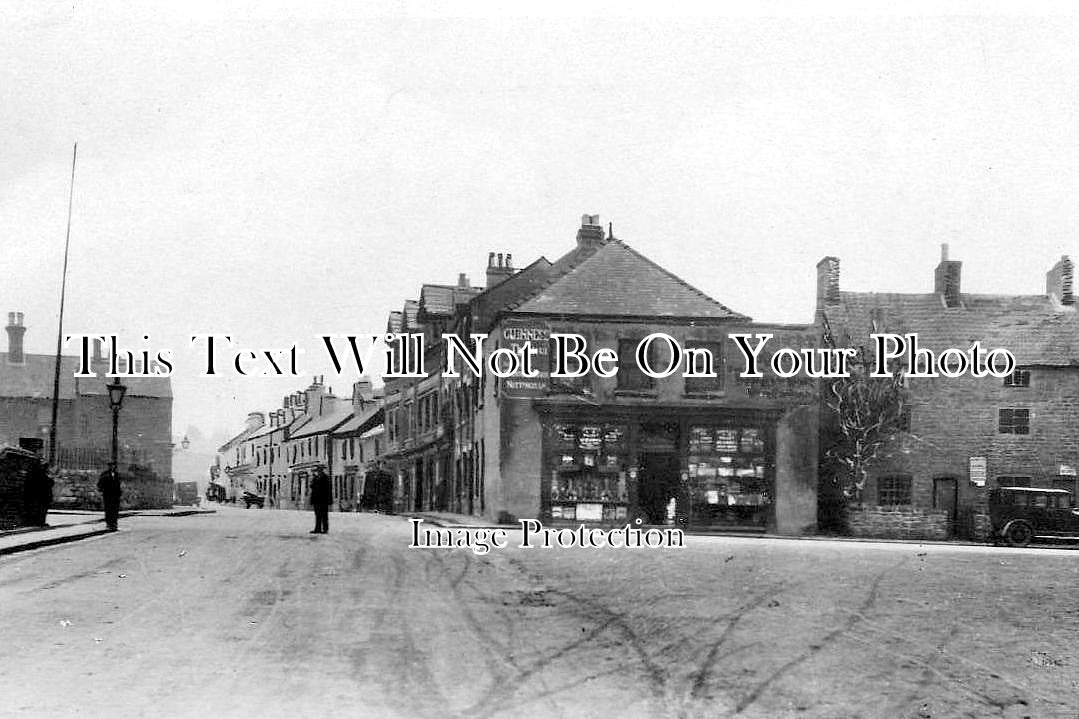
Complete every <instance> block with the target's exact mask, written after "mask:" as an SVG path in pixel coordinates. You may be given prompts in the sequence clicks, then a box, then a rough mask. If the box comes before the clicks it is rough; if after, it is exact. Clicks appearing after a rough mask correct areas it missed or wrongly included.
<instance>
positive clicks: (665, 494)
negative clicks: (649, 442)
mask: <svg viewBox="0 0 1079 719" xmlns="http://www.w3.org/2000/svg"><path fill="white" fill-rule="evenodd" d="M678 479H679V462H678V454H677V453H675V452H647V453H644V454H641V455H639V459H638V470H637V507H638V510H639V511H640V513H641V515H642V516H643V518H644V521H645V522H647V523H648V524H673V523H674V518H675V513H674V508H675V505H676V504H677V502H678V493H679V481H678Z"/></svg>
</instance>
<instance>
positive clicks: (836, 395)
mask: <svg viewBox="0 0 1079 719" xmlns="http://www.w3.org/2000/svg"><path fill="white" fill-rule="evenodd" d="M871 368H872V365H871V362H870V360H869V358H868V357H867V355H866V351H865V348H864V347H862V348H860V350H859V354H858V357H857V358H856V361H855V362H854V363H853V366H851V368H850V376H849V377H842V378H839V379H835V380H833V381H832V384H831V386H830V387H829V388H828V392H827V393H826V394H825V398H824V402H825V405H826V406H827V407H828V408H829V409H830V410H831V411H832V417H831V420H832V432H831V437H830V438H829V440H830V441H829V444H828V446H827V447H826V449H825V456H826V457H827V458H828V459H829V460H831V461H832V462H833V463H834V466H836V467H837V468H842V470H843V472H842V473H843V475H844V476H842V477H837V479H838V480H839V484H840V486H841V488H842V491H843V495H844V496H845V497H846V498H847V499H848V500H854V501H858V502H860V501H861V499H862V490H863V489H864V488H865V481H866V472H867V469H868V467H869V466H870V465H871V464H872V462H873V460H874V459H876V458H877V456H878V455H879V454H880V451H881V449H882V448H883V447H884V445H885V444H887V443H888V441H889V440H890V439H891V438H892V437H894V436H895V435H896V434H897V433H898V432H900V431H902V430H905V429H906V428H907V427H906V423H907V419H906V411H905V410H906V406H907V401H906V391H905V389H904V378H903V375H902V374H896V375H893V376H891V377H872V376H871V374H870V371H871Z"/></svg>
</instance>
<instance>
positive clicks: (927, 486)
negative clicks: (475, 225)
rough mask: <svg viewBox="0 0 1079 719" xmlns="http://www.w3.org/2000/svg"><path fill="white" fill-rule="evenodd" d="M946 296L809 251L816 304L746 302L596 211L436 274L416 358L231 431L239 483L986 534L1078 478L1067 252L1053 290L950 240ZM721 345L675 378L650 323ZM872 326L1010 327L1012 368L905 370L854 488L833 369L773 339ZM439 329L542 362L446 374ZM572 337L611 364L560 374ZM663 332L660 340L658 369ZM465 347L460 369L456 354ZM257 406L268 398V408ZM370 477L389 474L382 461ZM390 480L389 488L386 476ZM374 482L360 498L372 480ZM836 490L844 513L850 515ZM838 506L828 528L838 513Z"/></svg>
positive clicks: (289, 495)
mask: <svg viewBox="0 0 1079 719" xmlns="http://www.w3.org/2000/svg"><path fill="white" fill-rule="evenodd" d="M929 280H932V292H926V293H923V294H895V293H879V292H849V291H841V290H840V283H839V260H838V258H835V257H826V258H824V259H823V260H821V262H820V263H819V264H818V267H817V299H816V307H815V310H814V308H810V307H807V308H806V310H807V312H806V314H807V319H809V318H810V317H812V321H810V322H807V323H805V324H783V325H781V324H770V323H762V322H755V321H753V320H752V319H751V318H749V317H747V316H745V315H743V314H741V313H739V312H737V311H735V310H732V309H731V308H729V307H727V306H726V305H724V304H722V303H720V302H719V301H717V300H715V299H713V298H711V297H709V296H708V295H706V294H705V293H703V292H701V291H700V290H698V289H696V288H694V287H692V286H690V285H688V284H687V283H686V282H685V281H683V280H682V279H681V278H679V277H677V276H675V275H674V274H672V273H671V272H669V271H667V270H666V269H664V268H662V267H660V266H658V265H657V264H655V263H654V262H652V261H650V260H649V259H648V258H646V257H644V256H643V255H642V254H640V253H639V252H637V251H636V250H634V249H633V248H632V247H630V246H629V245H628V244H626V243H625V242H623V241H621V240H619V239H617V238H615V237H613V236H611V233H610V231H609V229H608V230H605V228H604V227H603V226H602V225H601V224H600V222H599V218H598V217H596V216H590V215H585V216H584V217H583V218H582V221H581V225H580V227H579V229H578V231H577V235H576V238H575V242H574V243H573V244H572V245H570V246H569V247H567V251H566V252H565V254H563V255H562V256H560V257H558V258H556V259H554V260H549V259H547V258H546V257H539V258H537V259H535V260H533V261H532V262H530V263H529V264H526V265H525V266H524V267H520V268H518V267H515V266H514V264H513V258H512V257H511V255H509V254H507V253H496V252H490V253H488V254H487V267H486V277H485V283H484V284H483V286H473V285H472V284H471V283H470V282H469V281H468V278H467V276H466V275H465V274H460V275H458V278H457V280H456V282H452V283H446V284H440V283H433V282H432V283H423V284H420V285H419V286H418V288H417V291H416V292H415V294H413V295H412V296H411V297H410V298H408V299H406V300H404V301H403V302H402V304H401V307H400V309H397V310H393V311H391V312H390V313H389V316H388V318H387V322H386V330H387V331H388V332H394V333H408V334H422V336H423V339H424V342H423V351H424V366H425V368H426V371H427V374H426V375H425V376H423V377H413V378H392V379H391V378H388V379H387V380H386V382H385V386H384V387H382V388H380V390H381V391H380V395H379V396H378V397H376V396H375V395H374V392H373V391H372V389H371V387H370V385H369V383H367V382H366V380H363V381H361V382H360V383H359V384H358V385H357V386H356V387H355V388H354V389H353V393H352V396H351V398H349V399H347V400H345V399H338V398H335V397H333V396H332V393H330V392H329V391H327V390H326V389H325V388H323V387H322V384H321V382H318V381H316V382H315V383H314V384H313V385H312V386H311V387H309V388H307V390H305V391H304V392H298V393H296V394H294V395H291V396H290V397H286V398H285V401H284V402H283V406H282V407H281V408H279V409H277V410H275V411H274V412H271V413H270V414H269V419H268V421H267V420H260V419H257V418H253V419H252V421H251V423H250V424H249V426H247V427H246V428H245V429H244V431H243V432H242V433H240V434H239V435H237V437H236V438H234V439H233V440H232V441H230V443H228V444H226V445H225V446H224V447H222V453H221V458H222V460H221V470H220V471H221V472H223V473H224V474H225V475H227V476H228V477H229V478H231V480H232V483H233V485H234V486H233V490H232V491H234V492H235V491H239V489H240V488H241V487H244V486H250V487H252V488H253V491H257V492H260V493H264V494H266V495H267V496H268V497H269V498H270V502H271V504H272V505H274V506H278V507H298V506H303V504H304V502H305V499H306V486H307V480H308V478H309V473H310V468H311V467H312V466H313V464H315V463H323V464H325V465H327V466H328V467H330V471H331V474H332V476H333V478H334V492H335V498H336V502H337V506H338V508H340V509H346V510H347V509H353V508H359V507H361V506H362V505H363V504H364V502H365V501H366V503H367V505H368V506H371V507H377V508H379V509H384V510H392V511H397V512H402V513H407V512H425V511H444V512H454V513H463V514H471V515H476V516H482V517H485V518H488V519H490V520H491V521H502V522H506V521H514V520H515V519H518V518H540V519H542V520H544V521H545V522H548V523H551V524H558V523H567V524H576V523H579V522H586V523H609V524H622V523H627V522H634V521H636V520H640V521H641V523H648V524H673V525H677V526H681V527H684V528H687V529H690V530H694V531H708V530H717V529H722V530H728V531H730V530H736V531H737V530H744V531H756V532H761V531H769V532H775V533H780V534H803V533H813V532H817V531H820V530H821V528H822V527H823V528H824V529H826V530H832V529H841V530H844V531H850V532H853V533H856V534H864V535H874V536H905V537H925V538H943V537H949V536H963V537H984V532H985V524H986V523H985V513H986V493H987V491H988V489H990V488H992V487H993V486H996V485H998V484H1002V483H1011V484H1029V485H1031V486H1039V485H1044V486H1060V487H1068V488H1070V489H1075V476H1076V467H1079V446H1077V442H1079V439H1077V438H1079V318H1077V315H1076V305H1075V300H1074V294H1073V290H1072V282H1073V268H1072V264H1071V262H1070V261H1069V260H1068V259H1067V258H1062V259H1061V261H1060V262H1058V263H1057V264H1056V265H1055V266H1054V267H1053V268H1052V269H1051V270H1050V271H1049V272H1048V273H1047V276H1046V286H1045V292H1044V294H1031V295H1023V296H1011V295H1007V296H1005V295H983V294H970V293H964V292H962V291H961V282H960V280H961V263H959V262H957V261H954V260H949V259H948V258H947V257H945V258H944V259H943V260H942V262H941V264H940V265H939V266H938V267H937V270H936V272H935V275H930V273H927V285H928V284H929ZM657 332H659V333H664V334H666V335H669V336H671V337H673V338H674V339H675V340H676V341H677V342H678V344H679V345H680V346H681V347H683V348H697V349H706V350H708V352H709V353H710V354H711V355H712V356H713V357H715V358H716V363H715V370H716V372H715V374H716V376H715V377H684V376H682V373H681V372H676V373H674V374H672V375H671V376H668V377H664V378H662V379H656V378H652V377H650V376H648V375H646V374H645V373H643V372H641V371H639V370H638V368H637V361H636V357H635V352H636V348H637V346H638V343H639V342H640V340H641V339H642V338H644V337H646V336H648V335H650V334H653V333H657ZM871 332H897V333H908V332H918V333H919V337H920V341H921V344H922V346H924V347H927V348H930V349H933V350H935V351H938V352H939V351H941V350H943V349H945V348H948V347H958V348H966V347H968V346H969V345H970V343H971V342H972V341H973V340H980V341H982V343H983V344H984V345H986V346H992V347H997V346H999V347H1005V348H1008V349H1010V350H1011V351H1012V352H1013V353H1014V354H1015V356H1016V358H1017V360H1018V362H1019V367H1018V369H1017V371H1016V373H1015V375H1014V376H1012V377H1009V378H1007V379H1005V380H1001V379H997V378H993V377H987V378H963V379H952V378H943V377H942V378H937V379H907V380H905V387H904V390H903V392H904V397H905V403H906V406H907V407H908V408H909V411H908V413H907V414H906V415H905V418H904V419H905V421H904V423H902V424H901V425H899V426H897V427H895V428H894V431H893V432H892V433H891V434H890V435H889V436H888V438H887V441H886V442H885V445H884V448H883V450H882V451H881V452H879V453H878V455H877V457H876V458H875V459H874V460H873V461H872V462H871V463H870V464H869V465H868V468H867V469H868V472H867V474H868V479H867V481H866V483H865V486H864V489H863V491H862V492H861V493H860V494H859V495H858V496H855V497H851V496H847V495H843V494H842V493H840V492H837V487H841V486H842V482H840V481H837V480H838V479H840V478H838V477H836V476H834V475H835V470H834V465H832V464H830V463H829V462H826V461H822V459H823V457H824V455H825V454H826V451H827V450H828V449H829V447H828V444H827V443H828V442H830V441H831V440H830V437H832V436H833V435H832V434H831V432H832V429H833V428H834V423H835V416H834V413H833V411H832V409H831V408H830V407H829V403H828V401H827V400H828V396H829V391H830V384H829V383H831V382H832V380H812V379H808V378H806V377H802V376H795V377H790V378H784V377H778V376H776V375H775V374H774V373H773V372H771V371H770V369H768V365H769V362H768V360H769V355H770V353H771V352H773V351H776V350H777V349H779V348H783V347H789V348H818V347H824V346H836V345H840V346H859V345H863V344H868V338H869V334H870V333H871ZM444 333H455V334H456V335H458V336H459V337H462V338H467V337H469V336H470V335H471V334H473V333H480V334H485V335H486V336H487V339H486V342H485V344H484V345H483V354H484V356H488V355H489V354H490V353H491V352H492V351H494V350H495V349H497V348H500V347H513V346H515V345H517V344H519V343H520V342H521V341H522V338H528V339H529V340H530V341H531V342H532V344H533V346H537V345H538V346H539V348H540V351H539V353H538V354H537V355H536V357H535V361H536V369H537V370H539V375H538V377H535V378H533V379H531V380H527V381H523V380H520V379H499V378H497V377H494V376H493V375H491V374H489V373H481V374H480V375H479V376H476V375H474V374H473V373H471V372H468V371H465V372H461V373H460V376H456V377H454V376H448V374H447V373H446V372H445V370H446V368H447V365H446V362H447V357H446V344H445V342H444V341H443V339H442V336H443V334H444ZM552 333H560V334H561V333H574V334H577V335H580V336H581V337H583V338H584V339H585V341H586V342H587V344H588V347H589V350H590V352H594V351H596V350H597V349H600V348H606V349H608V350H610V352H611V353H612V354H613V355H614V356H616V357H617V358H618V360H619V362H618V364H619V369H618V372H617V373H616V374H615V375H614V376H611V377H600V376H598V375H596V374H594V373H590V374H588V375H586V376H584V377H581V378H577V379H569V380H567V379H559V378H555V377H551V373H550V371H549V370H550V366H549V360H550V353H549V352H548V351H547V350H548V347H547V342H546V338H549V337H550V335H551V334H552ZM763 333H766V334H769V335H772V339H771V340H770V341H769V343H768V346H767V347H766V349H765V350H764V352H763V354H762V356H761V364H762V366H763V367H764V368H765V369H764V373H763V376H762V377H759V378H747V377H744V376H743V374H744V371H745V369H746V367H745V362H744V359H743V356H742V354H741V353H740V352H738V351H735V346H734V344H733V343H732V342H731V340H730V335H731V334H749V335H754V334H763ZM666 352H667V350H666V349H665V348H664V347H663V346H662V345H661V343H657V344H654V345H653V351H652V354H651V356H650V360H651V361H653V362H654V363H655V365H656V366H663V365H664V363H665V362H664V361H665V360H667V359H669V357H667V356H666ZM456 364H457V365H458V366H460V365H461V362H460V360H459V359H458V361H457V363H456ZM257 417H259V418H261V415H257ZM372 478H373V480H374V482H372V481H369V480H371V479H372ZM375 485H377V491H372V486H375ZM365 498H366V499H365ZM837 506H842V507H844V508H845V510H846V511H845V512H837V511H836V507H837ZM837 515H841V516H842V517H844V519H845V521H844V523H842V525H841V526H835V525H833V523H832V521H831V520H832V519H833V518H834V517H835V516H837Z"/></svg>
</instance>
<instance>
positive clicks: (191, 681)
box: [0, 508, 1079, 717]
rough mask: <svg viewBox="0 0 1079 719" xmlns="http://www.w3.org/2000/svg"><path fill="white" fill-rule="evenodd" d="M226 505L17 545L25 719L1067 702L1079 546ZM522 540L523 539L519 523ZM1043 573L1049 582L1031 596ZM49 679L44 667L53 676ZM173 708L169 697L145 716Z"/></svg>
mask: <svg viewBox="0 0 1079 719" xmlns="http://www.w3.org/2000/svg"><path fill="white" fill-rule="evenodd" d="M310 520H311V517H310V513H299V512H277V513H269V512H257V511H247V512H245V511H244V510H242V509H239V510H236V509H229V508H225V509H223V510H221V511H219V512H217V513H216V514H210V515H193V516H187V517H137V518H131V519H127V518H125V519H122V520H121V521H122V522H123V528H122V530H121V531H120V532H119V533H117V534H110V535H103V536H100V537H98V538H95V539H91V540H87V541H84V542H80V543H77V544H68V545H65V546H63V547H54V548H49V549H42V550H36V551H32V552H28V553H22V554H18V555H14V556H12V557H10V558H5V559H3V560H2V563H0V591H2V592H3V596H4V605H5V611H4V612H3V617H2V619H0V631H2V633H3V636H4V637H5V644H6V653H7V655H8V656H9V657H19V661H6V662H4V663H3V665H2V666H0V684H3V686H4V687H5V690H4V693H5V700H4V704H5V707H6V709H5V714H7V715H8V716H15V717H19V716H70V715H76V714H80V713H86V712H89V713H91V714H93V715H100V716H105V715H107V716H116V717H126V716H147V715H149V714H151V713H152V714H154V715H157V716H176V717H188V716H191V717H194V716H208V715H213V716H252V717H254V716H259V717H263V716H265V717H291V716H311V715H322V716H362V717H367V716H370V717H382V716H401V717H509V716H573V717H582V716H583V717H606V716H628V717H645V716H658V717H703V716H707V717H724V716H745V717H779V716H783V717H787V716H791V717H794V716H804V717H839V716H844V717H855V716H888V717H944V716H948V717H953V716H954V717H991V716H996V717H1023V716H1036V717H1069V716H1074V715H1075V712H1074V708H1075V707H1076V706H1077V705H1079V675H1077V674H1076V672H1075V666H1076V663H1077V662H1079V653H1077V651H1076V648H1075V644H1074V642H1073V641H1071V639H1070V638H1072V637H1074V636H1075V633H1076V631H1077V630H1079V611H1077V610H1076V608H1075V606H1074V602H1073V601H1072V598H1073V597H1074V595H1075V592H1076V590H1077V589H1079V587H1077V585H1076V573H1075V571H1074V568H1073V565H1074V562H1075V560H1076V555H1075V553H1074V551H1072V550H1068V549H1052V548H1049V549H1026V550H1022V549H1007V548H991V547H975V546H948V545H941V544H934V545H918V544H908V543H852V542H841V541H812V540H795V541H792V540H781V539H760V538H740V537H699V536H693V537H690V538H689V540H688V541H687V544H686V547H685V548H683V549H664V550H644V549H642V550H635V551H619V550H611V549H608V550H587V549H586V550H581V549H564V550H563V549H531V550H525V549H518V548H515V547H514V546H510V547H508V548H506V549H503V550H496V551H493V552H491V553H489V554H487V555H483V556H478V555H476V554H474V553H472V552H470V551H466V550H450V549H442V550H424V549H409V548H408V545H409V543H410V530H409V525H408V523H407V522H406V521H405V520H404V519H403V518H400V517H391V516H382V515H374V514H336V513H335V514H331V517H330V530H331V531H330V533H329V534H327V535H325V536H312V535H309V534H308V529H309V527H310ZM509 537H510V539H511V541H510V544H511V545H516V544H519V543H520V539H519V538H520V532H516V533H514V532H510V534H509ZM1032 587H1037V588H1038V589H1033V588H1032ZM43 677H48V679H47V680H45V679H43ZM149 707H152V710H151V709H148V708H149Z"/></svg>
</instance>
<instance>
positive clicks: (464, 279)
mask: <svg viewBox="0 0 1079 719" xmlns="http://www.w3.org/2000/svg"><path fill="white" fill-rule="evenodd" d="M457 286H458V287H468V276H467V275H465V273H464V272H459V273H457Z"/></svg>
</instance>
